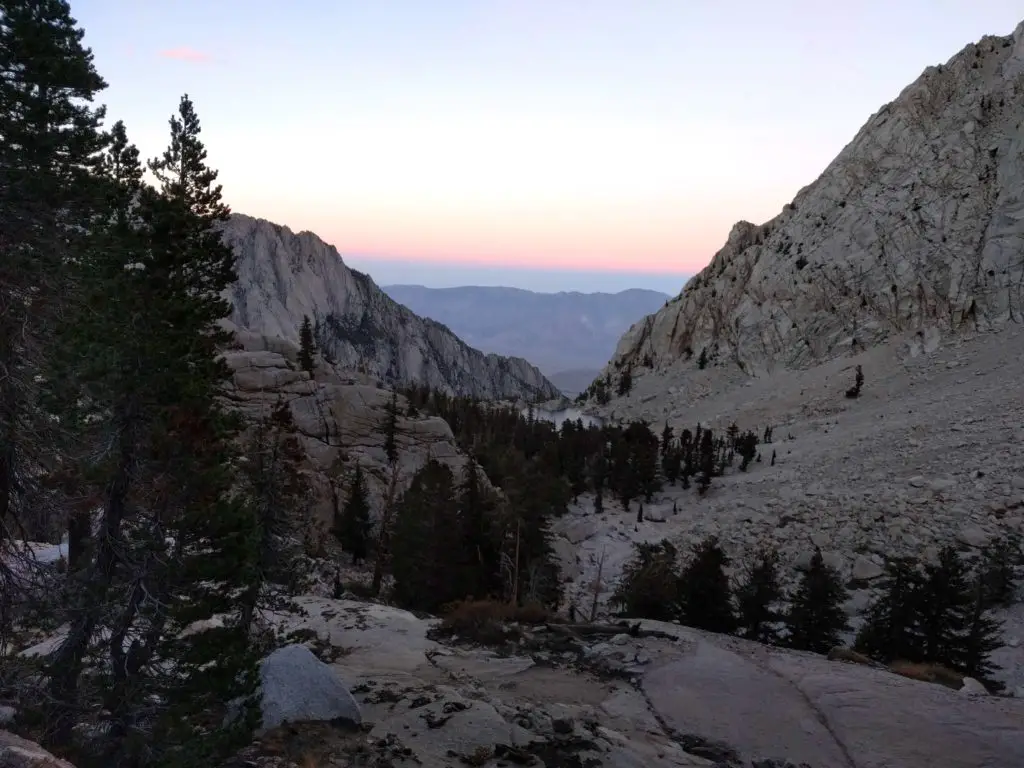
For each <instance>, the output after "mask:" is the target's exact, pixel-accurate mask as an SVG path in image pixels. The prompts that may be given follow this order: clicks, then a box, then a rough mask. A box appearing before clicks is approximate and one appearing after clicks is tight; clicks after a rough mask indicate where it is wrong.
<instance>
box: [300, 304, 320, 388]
mask: <svg viewBox="0 0 1024 768" xmlns="http://www.w3.org/2000/svg"><path fill="white" fill-rule="evenodd" d="M315 365H316V341H315V340H314V337H313V323H311V322H310V320H309V315H303V316H302V327H301V328H299V367H300V368H302V370H304V371H308V372H309V374H310V375H312V374H313V368H314V366H315Z"/></svg>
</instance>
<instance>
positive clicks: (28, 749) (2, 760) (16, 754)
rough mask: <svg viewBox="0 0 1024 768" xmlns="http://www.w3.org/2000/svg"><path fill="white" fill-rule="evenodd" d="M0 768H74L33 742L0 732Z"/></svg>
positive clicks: (6, 732)
mask: <svg viewBox="0 0 1024 768" xmlns="http://www.w3.org/2000/svg"><path fill="white" fill-rule="evenodd" d="M0 768H75V766H73V765H72V764H71V763H69V762H68V761H67V760H61V759H60V758H59V757H54V756H53V755H51V754H50V753H49V752H47V751H46V750H45V749H43V748H42V747H40V746H39V745H38V744H36V743H35V742H34V741H29V740H28V739H23V738H21V737H20V736H15V735H14V734H13V733H10V732H8V731H0Z"/></svg>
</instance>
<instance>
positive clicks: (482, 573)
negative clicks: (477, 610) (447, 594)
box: [458, 457, 501, 599]
mask: <svg viewBox="0 0 1024 768" xmlns="http://www.w3.org/2000/svg"><path fill="white" fill-rule="evenodd" d="M458 503H459V529H460V535H461V542H460V543H461V546H460V551H461V553H462V555H463V557H464V559H465V564H464V569H465V572H464V575H463V576H462V578H461V582H462V591H463V592H464V593H465V596H467V597H468V596H472V597H474V598H476V599H482V598H485V597H488V596H490V595H496V594H499V593H500V592H501V582H500V579H499V572H500V568H501V560H500V550H499V548H498V542H497V536H498V534H497V531H496V528H495V520H494V517H495V515H496V513H497V509H496V508H497V505H496V503H495V499H494V498H492V497H491V495H490V494H488V493H487V491H486V490H485V489H484V487H483V485H482V483H481V478H480V467H479V465H477V463H476V459H474V458H473V457H470V459H469V461H467V462H466V469H465V472H464V475H463V479H462V483H461V485H460V486H459V488H458Z"/></svg>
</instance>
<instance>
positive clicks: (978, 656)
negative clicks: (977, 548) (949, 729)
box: [951, 577, 1006, 693]
mask: <svg viewBox="0 0 1024 768" xmlns="http://www.w3.org/2000/svg"><path fill="white" fill-rule="evenodd" d="M1002 635H1003V623H1002V622H1001V621H999V620H997V619H995V618H994V617H993V616H992V615H991V613H990V612H989V611H988V608H987V599H986V594H985V583H984V580H983V579H982V578H981V577H979V578H978V579H976V581H975V584H974V600H973V604H972V606H971V611H970V613H969V615H968V621H967V626H966V631H965V632H964V633H963V638H962V643H961V647H960V648H959V649H957V652H956V654H955V656H954V657H953V658H952V659H951V662H952V664H951V666H953V667H954V668H956V669H959V670H961V671H962V672H963V673H964V674H965V675H968V676H969V677H973V678H974V679H976V680H978V681H979V682H982V683H984V684H985V686H986V687H987V688H988V689H989V691H991V692H992V693H999V692H1001V691H1002V690H1003V689H1004V688H1005V687H1006V686H1005V684H1004V683H1002V682H1001V681H999V680H996V679H995V678H994V677H993V673H994V672H996V671H997V669H998V667H997V666H996V665H995V664H993V663H992V661H991V659H990V655H991V653H992V651H994V650H996V649H998V648H1001V647H1002V646H1003V637H1002Z"/></svg>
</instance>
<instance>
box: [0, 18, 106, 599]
mask: <svg viewBox="0 0 1024 768" xmlns="http://www.w3.org/2000/svg"><path fill="white" fill-rule="evenodd" d="M82 37H83V31H82V30H81V28H79V27H78V24H77V22H76V21H75V19H73V18H72V17H71V11H70V8H69V6H68V4H67V3H66V2H61V1H60V0H48V1H47V2H40V1H39V0H8V1H7V2H4V3H2V4H0V71H2V72H3V77H2V78H0V233H2V236H0V552H2V551H3V550H5V549H7V548H8V547H9V546H10V543H11V542H10V539H9V538H8V537H10V536H13V535H14V533H15V531H17V530H18V529H19V527H20V526H22V525H26V524H28V522H29V516H30V514H34V513H35V510H34V507H35V504H34V503H33V500H32V499H31V498H30V497H31V496H32V494H33V492H34V491H35V485H36V481H37V479H38V478H39V477H41V475H42V472H44V471H45V470H46V469H47V468H49V467H50V466H51V462H50V461H49V457H50V456H51V455H52V453H53V450H54V445H53V443H54V440H55V434H54V433H55V431H56V429H57V428H58V422H56V421H54V420H52V419H50V418H49V417H48V415H47V414H45V413H44V412H43V410H42V407H41V403H40V396H41V395H40V392H39V385H40V383H39V379H38V378H37V377H38V376H39V374H40V373H41V371H42V370H44V366H45V364H46V363H47V362H48V361H47V359H46V357H47V355H46V351H47V350H48V349H49V348H50V344H49V342H50V337H51V332H52V331H53V328H54V321H55V319H56V318H57V317H58V316H59V313H60V310H61V308H62V306H63V304H64V302H65V300H66V298H67V293H68V289H69V288H70V286H69V283H68V279H67V278H68V276H67V270H66V266H67V265H68V264H69V263H70V262H71V260H72V258H73V257H75V256H77V255H78V254H79V251H80V247H81V245H82V241H83V240H85V239H87V235H88V229H87V223H88V219H89V217H90V216H91V214H92V213H93V212H94V211H95V208H96V202H97V200H96V196H97V191H98V190H97V186H96V183H95V179H94V175H93V171H94V170H95V168H96V165H97V162H98V158H99V153H100V152H101V151H102V149H103V147H104V145H105V143H106V139H105V137H104V136H103V134H102V133H101V132H100V124H101V122H102V119H103V117H104V110H103V109H102V108H99V109H96V108H93V107H92V106H91V104H90V102H91V101H92V99H93V98H94V97H95V96H96V95H97V94H98V93H99V92H100V91H102V90H103V89H104V88H105V87H106V83H105V82H104V81H103V79H102V78H101V77H100V75H99V74H98V73H97V72H96V69H95V67H94V66H93V57H92V52H91V51H90V50H89V49H88V48H86V47H85V46H83V45H82ZM38 532H39V531H38V529H37V530H35V531H33V530H25V529H22V535H23V536H24V535H29V536H31V535H33V534H34V533H38ZM2 559H3V558H2V557H0V560H2ZM6 572H7V571H6V568H4V567H3V566H2V565H0V591H3V590H4V584H5V581H4V577H3V575H2V574H3V573H6ZM3 594H5V595H6V594H7V593H6V592H5V591H3Z"/></svg>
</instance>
